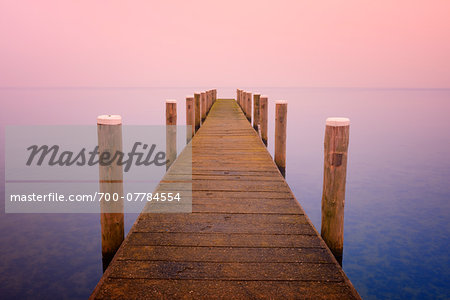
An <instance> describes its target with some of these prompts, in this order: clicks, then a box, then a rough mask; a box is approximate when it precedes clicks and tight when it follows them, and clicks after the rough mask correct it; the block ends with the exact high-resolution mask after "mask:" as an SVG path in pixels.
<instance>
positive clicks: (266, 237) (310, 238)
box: [128, 232, 325, 248]
mask: <svg viewBox="0 0 450 300" xmlns="http://www.w3.org/2000/svg"><path fill="white" fill-rule="evenodd" d="M128 242H129V244H130V245H141V246H198V247H275V248H282V247H301V248H305V247H313V248H318V247H321V248H324V247H325V244H324V243H323V242H322V241H321V240H320V239H317V238H316V236H315V235H303V234H298V233H296V234H290V235H286V234H266V233H255V234H245V233H237V234H229V233H207V232H205V233H200V232H197V233H181V232H168V233H160V232H133V234H131V235H130V236H129V239H128Z"/></svg>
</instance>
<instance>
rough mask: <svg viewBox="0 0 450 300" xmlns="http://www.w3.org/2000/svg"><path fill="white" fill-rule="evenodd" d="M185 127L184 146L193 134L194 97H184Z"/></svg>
mask: <svg viewBox="0 0 450 300" xmlns="http://www.w3.org/2000/svg"><path fill="white" fill-rule="evenodd" d="M186 126H187V127H186V144H188V143H189V142H190V141H191V140H192V137H193V136H194V133H195V125H194V97H186Z"/></svg>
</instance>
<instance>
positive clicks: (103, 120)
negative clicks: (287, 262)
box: [97, 89, 350, 268]
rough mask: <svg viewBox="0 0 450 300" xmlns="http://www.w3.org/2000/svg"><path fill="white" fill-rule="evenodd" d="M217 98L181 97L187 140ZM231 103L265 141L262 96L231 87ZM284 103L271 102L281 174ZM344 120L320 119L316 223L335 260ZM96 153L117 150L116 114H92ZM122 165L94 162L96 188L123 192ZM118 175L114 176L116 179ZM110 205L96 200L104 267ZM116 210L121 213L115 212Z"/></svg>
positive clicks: (172, 113)
mask: <svg viewBox="0 0 450 300" xmlns="http://www.w3.org/2000/svg"><path fill="white" fill-rule="evenodd" d="M216 99H217V90H209V91H205V92H201V93H195V94H194V96H193V97H191V96H189V97H187V98H186V124H187V125H191V126H187V128H188V129H187V132H186V134H187V135H186V142H187V143H189V142H190V140H191V139H192V137H193V136H194V134H195V133H196V132H197V131H198V130H199V129H200V126H201V125H202V123H203V122H204V121H205V119H206V116H207V115H208V113H209V111H210V109H211V107H212V105H213V104H214V102H215V101H216ZM236 101H237V103H238V104H239V106H240V107H241V108H242V110H243V112H244V114H245V116H246V118H247V119H248V120H249V122H250V123H251V121H252V106H253V128H254V129H255V130H256V131H257V132H258V133H259V134H260V136H261V139H262V141H263V143H264V144H265V145H266V146H267V143H268V138H267V128H268V127H267V116H268V98H267V96H260V95H259V94H254V95H253V105H252V94H251V93H249V92H245V91H243V90H240V89H238V90H237V98H236ZM166 125H177V107H176V101H175V100H167V101H166ZM286 125H287V102H286V101H276V104H275V157H274V160H275V163H276V165H277V166H278V168H279V169H280V172H281V173H282V174H283V176H284V175H285V168H286V128H287V126H286ZM349 126H350V121H349V119H347V118H328V119H327V120H326V129H325V140H324V177H323V193H322V225H321V235H322V237H323V239H324V241H325V242H326V244H327V245H328V247H329V248H330V250H331V251H332V253H333V254H334V256H335V257H336V258H337V260H338V261H339V262H342V252H343V239H344V204H345V184H346V173H347V151H348V143H349ZM97 127H98V144H99V152H101V153H102V152H106V151H110V152H111V153H115V152H116V151H122V119H121V117H120V116H117V115H102V116H99V117H98V118H97ZM176 149H177V147H176V126H166V157H167V159H168V160H169V164H168V165H167V168H169V167H170V165H171V164H172V163H173V161H174V160H175V159H176V155H177V152H176ZM122 174H123V171H122V166H121V165H114V166H100V192H103V193H118V194H119V195H120V196H123V182H122V180H121V178H122ZM118 178H119V180H118ZM104 205H111V204H108V203H105V202H102V203H101V227H102V254H103V261H104V268H106V266H107V265H108V264H109V261H110V260H111V259H112V257H113V256H114V254H115V252H116V251H117V249H118V248H119V246H120V244H121V243H122V241H123V238H124V223H123V221H124V215H123V202H119V203H116V204H114V205H119V206H120V205H121V206H122V207H121V208H117V207H115V208H113V211H114V212H115V213H108V212H106V211H111V210H112V208H111V207H105V206H104ZM117 211H122V213H117Z"/></svg>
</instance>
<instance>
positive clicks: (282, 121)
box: [275, 101, 287, 177]
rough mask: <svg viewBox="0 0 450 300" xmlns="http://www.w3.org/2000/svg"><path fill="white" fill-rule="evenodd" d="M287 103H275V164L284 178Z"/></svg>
mask: <svg viewBox="0 0 450 300" xmlns="http://www.w3.org/2000/svg"><path fill="white" fill-rule="evenodd" d="M286 127H287V102H286V101H276V102H275V163H276V165H277V166H278V169H279V170H280V172H281V174H282V175H283V176H284V177H286Z"/></svg>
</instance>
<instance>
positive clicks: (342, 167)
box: [321, 118, 350, 264]
mask: <svg viewBox="0 0 450 300" xmlns="http://www.w3.org/2000/svg"><path fill="white" fill-rule="evenodd" d="M349 133H350V120H349V119H347V118H328V119H327V121H326V127H325V141H324V169H323V192H322V226H321V235H322V238H323V239H324V241H325V243H326V244H327V245H328V248H330V250H331V252H332V253H333V254H334V256H335V257H336V260H337V261H338V262H339V263H340V264H342V253H343V248H344V205H345V181H346V176H347V152H348V142H349Z"/></svg>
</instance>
